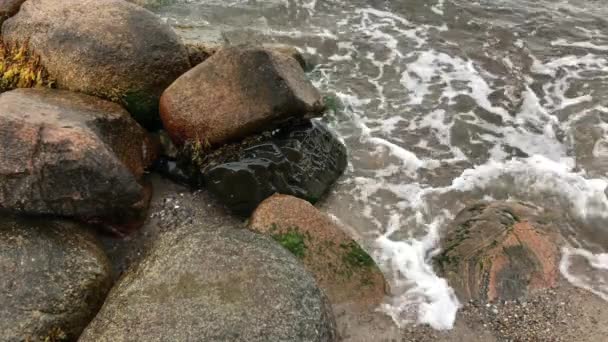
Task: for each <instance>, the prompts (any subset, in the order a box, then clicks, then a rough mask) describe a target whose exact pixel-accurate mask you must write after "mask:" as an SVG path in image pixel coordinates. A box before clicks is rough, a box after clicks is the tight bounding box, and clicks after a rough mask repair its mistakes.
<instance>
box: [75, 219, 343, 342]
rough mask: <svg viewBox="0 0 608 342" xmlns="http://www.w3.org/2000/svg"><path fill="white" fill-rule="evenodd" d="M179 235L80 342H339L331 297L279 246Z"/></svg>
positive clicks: (133, 277)
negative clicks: (329, 299)
mask: <svg viewBox="0 0 608 342" xmlns="http://www.w3.org/2000/svg"><path fill="white" fill-rule="evenodd" d="M177 231H179V233H175V232H170V233H167V234H165V235H162V236H161V237H160V238H159V240H157V242H156V244H155V245H154V247H153V248H152V250H151V251H150V252H149V253H148V254H147V255H146V257H145V258H144V259H143V260H142V261H141V263H140V264H139V265H136V266H135V267H133V268H131V269H130V270H128V271H127V272H126V273H125V274H124V276H123V277H122V278H121V279H120V280H119V281H118V283H117V285H116V286H115V287H114V288H113V289H112V291H111V292H110V294H109V296H108V298H107V300H106V302H105V304H104V305H103V308H102V309H101V310H100V312H99V314H98V315H97V317H95V319H94V320H93V321H92V322H91V324H90V325H89V326H88V327H87V328H86V330H85V331H84V333H83V334H82V336H81V337H80V340H79V341H80V342H91V341H95V342H103V341H111V342H121V341H150V342H152V341H247V342H256V341H260V342H261V341H294V342H298V341H302V342H304V341H306V342H330V341H336V340H337V337H336V332H335V322H334V317H333V313H332V312H331V309H330V307H329V305H328V303H327V299H326V298H325V296H324V294H323V292H322V291H321V290H319V288H318V287H317V285H316V284H315V281H314V279H313V277H312V276H311V275H310V274H308V273H307V272H306V270H305V269H304V268H303V267H302V265H301V264H300V263H299V262H298V261H297V259H296V258H295V257H294V256H293V255H291V254H290V253H289V252H288V251H286V250H284V249H283V248H281V247H280V246H279V245H278V244H276V242H274V241H273V240H272V239H270V238H267V237H264V236H262V235H258V234H254V233H252V232H250V231H247V230H245V229H238V228H232V227H231V228H228V229H225V230H221V231H216V232H209V231H206V230H205V227H201V226H199V225H196V224H195V225H192V226H181V227H179V228H177Z"/></svg>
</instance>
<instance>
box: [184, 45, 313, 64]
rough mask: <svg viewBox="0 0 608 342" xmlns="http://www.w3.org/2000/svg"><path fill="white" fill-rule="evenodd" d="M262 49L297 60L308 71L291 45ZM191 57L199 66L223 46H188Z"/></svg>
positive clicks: (296, 50) (302, 58)
mask: <svg viewBox="0 0 608 342" xmlns="http://www.w3.org/2000/svg"><path fill="white" fill-rule="evenodd" d="M262 47H263V48H265V49H268V50H271V51H274V52H277V53H280V54H283V55H285V56H289V57H291V58H293V59H295V60H296V61H297V62H298V64H300V67H302V69H304V70H306V67H307V65H306V60H305V59H304V56H303V55H302V53H300V51H299V50H298V49H297V48H296V47H294V46H291V45H284V44H262ZM186 48H187V49H188V54H189V56H190V64H192V65H199V64H201V63H202V62H204V61H206V60H207V59H208V58H209V57H211V56H213V55H214V54H215V53H216V52H218V51H219V50H220V49H221V48H222V45H221V44H218V43H214V42H205V43H188V44H186Z"/></svg>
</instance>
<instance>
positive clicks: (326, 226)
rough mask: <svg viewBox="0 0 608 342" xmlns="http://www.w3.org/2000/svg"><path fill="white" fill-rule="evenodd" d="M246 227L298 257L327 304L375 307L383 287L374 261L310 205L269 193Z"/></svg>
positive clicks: (381, 298)
mask: <svg viewBox="0 0 608 342" xmlns="http://www.w3.org/2000/svg"><path fill="white" fill-rule="evenodd" d="M249 227H250V229H252V230H254V231H256V232H260V233H263V234H266V235H268V236H271V237H273V238H274V239H275V240H277V241H278V242H280V243H281V244H282V245H283V246H284V247H285V248H287V249H288V250H290V251H291V252H292V253H294V254H295V255H296V256H297V257H299V258H300V259H301V260H302V263H303V264H304V266H306V268H307V269H308V270H309V271H310V272H311V273H312V274H313V275H314V277H315V279H316V281H317V283H318V284H319V287H320V288H321V289H323V290H324V291H325V293H327V296H328V297H329V300H330V302H331V303H332V304H334V305H336V304H346V303H348V304H353V305H354V306H356V307H358V308H360V309H366V308H369V307H377V306H379V305H380V304H381V303H382V301H383V300H384V297H385V295H386V294H387V291H386V290H387V289H388V286H387V284H386V282H385V280H384V276H383V275H382V272H381V271H380V269H379V268H378V266H377V265H376V263H375V262H374V260H373V259H372V258H371V257H370V256H369V254H367V252H365V250H363V248H361V246H359V244H358V243H357V242H356V241H355V240H353V239H352V238H351V237H350V236H349V235H348V234H347V233H346V232H345V231H344V230H343V229H342V228H341V227H340V226H339V225H338V224H337V223H336V222H334V221H333V220H331V219H330V218H329V217H328V216H327V215H325V214H323V213H322V212H320V211H319V210H317V209H316V208H315V207H313V206H312V204H310V203H308V202H306V201H304V200H301V199H299V198H296V197H293V196H287V195H274V196H272V197H270V198H268V199H267V200H265V201H264V202H262V204H260V205H259V206H258V208H257V209H256V210H255V212H254V213H253V215H251V219H250V220H249Z"/></svg>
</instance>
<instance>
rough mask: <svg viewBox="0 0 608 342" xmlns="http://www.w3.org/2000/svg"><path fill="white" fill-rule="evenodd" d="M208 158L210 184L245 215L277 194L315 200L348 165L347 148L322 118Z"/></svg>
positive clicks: (205, 168) (205, 175) (206, 168)
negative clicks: (323, 122) (319, 120)
mask: <svg viewBox="0 0 608 342" xmlns="http://www.w3.org/2000/svg"><path fill="white" fill-rule="evenodd" d="M205 157H206V159H207V160H203V164H204V165H203V166H202V169H201V171H202V174H203V180H204V184H205V187H206V188H207V189H208V190H209V191H211V193H213V194H214V195H215V196H216V197H217V198H218V199H219V200H220V202H222V203H224V204H225V205H226V206H227V207H228V208H230V209H231V210H232V211H234V212H235V213H237V214H239V215H244V216H248V215H250V214H251V212H253V210H254V209H255V208H256V207H257V206H258V205H259V204H260V203H261V202H262V201H263V200H265V199H266V198H268V197H270V196H271V195H273V194H275V193H280V194H286V195H292V196H296V197H299V198H303V199H305V200H307V201H309V202H311V203H315V202H316V201H318V200H319V199H320V198H321V197H322V196H323V195H324V194H325V193H326V192H327V191H328V189H329V187H330V186H331V185H332V184H333V183H334V182H335V181H336V180H337V179H338V178H339V177H340V175H342V173H343V172H344V169H345V168H346V164H347V159H346V147H345V146H344V145H343V144H342V143H341V142H340V140H338V138H336V136H335V135H334V134H333V133H332V132H331V131H330V130H329V129H328V128H327V127H326V126H325V125H324V124H322V123H320V122H317V121H313V122H310V121H308V122H305V123H301V124H299V125H297V126H293V127H287V128H282V129H280V130H278V131H276V132H274V133H273V134H272V135H271V136H270V137H266V138H260V139H259V140H258V141H256V140H254V141H253V142H251V143H245V144H242V145H239V144H236V145H227V146H225V147H223V148H221V149H219V150H216V151H214V152H213V153H211V154H208V155H206V156H205Z"/></svg>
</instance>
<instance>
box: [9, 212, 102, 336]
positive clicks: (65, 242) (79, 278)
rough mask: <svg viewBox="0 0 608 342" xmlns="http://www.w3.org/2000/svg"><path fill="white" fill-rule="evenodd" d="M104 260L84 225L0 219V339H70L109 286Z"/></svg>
mask: <svg viewBox="0 0 608 342" xmlns="http://www.w3.org/2000/svg"><path fill="white" fill-rule="evenodd" d="M110 270H111V266H110V264H109V261H108V259H107V257H106V256H105V254H104V253H103V251H102V250H101V248H100V247H99V246H98V244H97V242H96V240H95V239H94V237H93V235H92V234H90V233H88V232H86V230H85V229H84V227H81V226H78V225H76V224H73V223H69V222H63V221H52V220H48V219H25V218H14V217H11V216H7V215H3V216H1V217H0V274H1V276H0V294H1V295H0V340H1V341H32V342H33V341H36V342H37V341H75V340H76V338H77V337H78V336H79V334H80V333H81V332H82V330H83V329H84V327H85V326H86V325H87V324H88V323H89V321H90V320H91V319H92V318H93V316H94V315H95V313H96V312H97V310H98V309H99V308H100V307H101V305H102V303H103V301H104V298H105V295H106V294H107V292H108V291H109V290H110V285H111V281H110Z"/></svg>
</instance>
